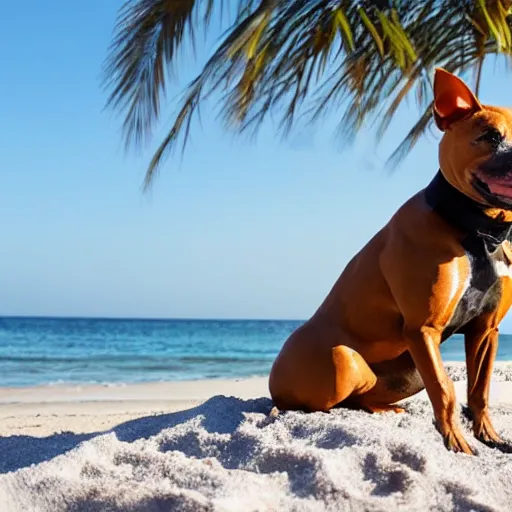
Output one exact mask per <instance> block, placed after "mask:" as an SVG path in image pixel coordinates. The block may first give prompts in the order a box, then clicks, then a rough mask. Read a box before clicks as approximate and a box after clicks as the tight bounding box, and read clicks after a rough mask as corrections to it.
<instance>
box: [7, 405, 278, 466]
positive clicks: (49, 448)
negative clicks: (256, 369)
mask: <svg viewBox="0 0 512 512" xmlns="http://www.w3.org/2000/svg"><path fill="white" fill-rule="evenodd" d="M271 408H272V401H271V400H270V399H268V398H259V399H255V400H240V399H238V398H234V397H226V396H215V397H213V398H210V399H209V400H207V401H206V402H204V403H203V404H201V405H199V406H197V407H194V408H192V409H187V410H184V411H178V412H173V413H169V414H159V415H153V416H144V417H141V418H136V419H134V420H130V421H126V422H124V423H121V424H119V425H117V426H116V427H114V428H112V429H110V430H106V431H103V432H93V433H88V434H74V433H72V432H62V433H59V434H53V435H51V436H48V437H33V436H24V435H20V436H8V437H0V474H3V473H9V472H11V471H16V470H18V469H22V468H26V467H29V466H31V465H32V464H39V463H41V462H45V461H49V460H51V459H53V458H54V457H57V456H59V455H62V454H64V453H66V452H68V451H70V450H73V449H74V448H76V447H77V446H78V445H80V444H81V443H82V442H84V441H88V440H90V439H92V438H94V437H97V436H99V435H102V434H107V433H110V432H114V433H115V434H116V436H117V438H118V439H119V441H122V442H127V443H132V442H134V441H136V440H138V439H147V438H149V437H152V436H155V435H157V434H158V433H160V432H161V431H162V430H164V429H167V428H172V427H175V426H176V425H179V424H180V423H185V422H186V421H189V420H191V419H193V418H197V417H200V421H201V425H202V426H203V427H204V428H205V429H206V430H207V431H208V432H210V433H219V434H229V433H232V432H234V431H235V430H236V429H237V428H238V426H239V425H240V423H242V421H243V420H244V413H250V412H259V413H263V414H268V413H269V412H270V410H271Z"/></svg>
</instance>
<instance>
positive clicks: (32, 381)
mask: <svg viewBox="0 0 512 512" xmlns="http://www.w3.org/2000/svg"><path fill="white" fill-rule="evenodd" d="M301 323H302V321H272V320H258V321H253V320H104V319H72V318H2V317H0V386H33V385H38V384H51V383H93V382H95V383H121V382H125V383H129V382H147V381H159V380H185V379H202V378H235V377H248V376H257V375H266V374H268V371H269V370H270V367H271V365H272V361H273V360H274V358H275V356H276V354H277V352H278V351H279V349H280V347H281V346H282V344H283V342H284V341H285V339H286V338H287V336H288V335H289V334H290V333H291V332H292V331H293V330H294V329H295V328H296V327H297V326H299V325H300V324H301ZM441 351H442V353H443V357H444V359H445V360H451V361H463V360H464V343H463V340H462V338H460V337H459V336H454V337H453V338H452V339H450V340H448V341H446V342H445V343H444V344H443V345H442V347H441ZM498 359H500V360H509V359H512V336H509V335H502V336H501V338H500V349H499V352H498Z"/></svg>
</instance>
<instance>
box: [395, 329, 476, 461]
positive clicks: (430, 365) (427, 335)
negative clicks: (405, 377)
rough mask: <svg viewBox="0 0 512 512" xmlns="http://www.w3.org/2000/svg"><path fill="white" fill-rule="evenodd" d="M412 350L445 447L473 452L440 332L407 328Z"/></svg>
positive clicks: (472, 453) (470, 453)
mask: <svg viewBox="0 0 512 512" xmlns="http://www.w3.org/2000/svg"><path fill="white" fill-rule="evenodd" d="M405 334H406V338H407V340H408V342H409V352H410V354H411V356H412V358H413V360H414V364H415V365H416V368H417V369H418V371H419V373H420V375H421V378H422V379H423V383H424V384H425V388H426V390H427V393H428V396H429V398H430V401H431V402H432V407H433V409H434V417H435V425H436V428H437V430H438V431H439V432H440V433H441V435H442V436H443V439H444V443H445V445H446V447H447V448H448V449H450V450H452V451H455V452H464V453H467V454H469V455H474V453H475V452H474V451H473V450H472V448H471V447H470V446H469V444H468V443H467V442H466V440H465V439H464V436H463V435H462V432H461V430H460V426H459V422H458V421H457V416H456V397H455V389H454V386H453V382H452V380H451V379H450V378H449V377H448V374H447V373H446V370H445V369H444V366H443V361H442V359H441V352H440V350H439V345H440V343H441V332H440V331H439V330H437V329H434V328H431V327H423V328H421V329H414V330H410V329H408V330H406V332H405Z"/></svg>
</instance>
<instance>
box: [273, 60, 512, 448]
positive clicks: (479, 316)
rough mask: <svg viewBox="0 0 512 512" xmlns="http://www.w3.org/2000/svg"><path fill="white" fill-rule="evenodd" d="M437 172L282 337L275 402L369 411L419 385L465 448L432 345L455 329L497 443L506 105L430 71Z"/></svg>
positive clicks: (510, 185) (509, 160) (474, 406)
mask: <svg viewBox="0 0 512 512" xmlns="http://www.w3.org/2000/svg"><path fill="white" fill-rule="evenodd" d="M434 96H435V99H434V118H435V121H436V124H437V126H438V127H439V128H440V129H441V130H442V131H444V132H445V133H444V135H443V138H442V140H441V143H440V147H439V162H440V168H441V170H440V172H438V173H437V175H436V176H435V178H434V179H433V180H432V182H431V183H430V184H429V185H428V187H426V188H425V189H424V190H421V191H420V192H418V193H417V194H416V195H415V196H413V197H412V198H411V199H409V200H408V201H407V202H406V203H405V204H404V205H402V206H401V208H400V209H399V210H398V211H397V212H396V213H395V215H394V216H393V217H392V219H391V220H390V221H389V223H388V224H387V225H386V226H385V227H384V228H382V229H381V230H380V231H379V232H378V233H377V234H376V235H375V236H374V237H373V238H372V239H371V240H370V241H369V242H368V244H367V245H366V246H365V247H364V248H363V249H362V250H361V251H360V252H359V253H358V254H357V255H356V256H355V257H354V258H353V259H352V260H351V261H350V262H349V264H348V265H347V267H346V268H345V270H344V271H343V272H342V274H341V276H340V277H339V278H338V281H337V282H336V283H335V285H334V287H333V288H332V290H331V292H330V293H329V295H328V296H327V298H326V299H325V300H324V302H323V303H322V305H321V306H320V308H319V309H318V310H317V311H316V312H315V314H314V315H313V317H312V318H311V319H310V320H308V321H307V322H306V323H305V324H304V325H302V326H301V327H300V328H298V329H297V330H296V331H295V332H294V333H292V335H291V336H290V338H289V339H288V340H287V341H286V343H285V344H284V346H283V348H282V350H281V352H280V353H279V355H278V357H277V359H276V361H275V362H274V365H273V367H272V371H271V374H270V380H269V386H270V392H271V396H272V398H273V400H274V403H275V405H276V406H277V407H278V408H280V409H300V410H306V411H328V410H329V409H331V408H332V407H334V406H336V405H341V406H348V407H357V408H362V409H365V410H368V411H371V412H377V411H386V410H395V411H397V412H399V411H400V410H401V409H400V408H399V407H397V406H396V405H395V404H396V403H397V402H398V401H400V400H402V399H404V398H407V397H409V396H411V395H413V394H415V393H417V392H418V391H420V390H422V389H423V388H426V390H427V393H428V396H429V398H430V400H431V402H432V406H433V409H434V416H435V420H436V427H437V429H438V430H439V431H440V433H441V434H442V436H443V438H444V441H445V444H446V446H447V447H448V448H450V449H452V450H454V451H462V452H465V453H468V454H472V453H474V452H473V450H472V449H471V448H470V446H469V445H468V443H467V442H466V440H465V439H464V437H463V435H462V433H461V431H460V427H459V424H458V421H457V419H456V414H455V411H456V403H455V393H454V387H453V383H452V381H451V380H450V378H449V377H448V375H447V374H446V372H445V369H444V367H443V363H442V360H441V355H440V351H439V346H440V344H441V343H442V342H443V341H444V340H445V339H446V338H448V337H449V336H450V335H452V334H453V333H463V334H464V336H465V349H466V363H467V372H468V410H469V413H470V414H471V417H472V419H473V431H474V435H475V436H476V438H477V439H479V440H480V441H482V442H484V443H486V444H488V445H491V446H498V447H502V448H505V447H506V445H505V444H504V443H503V441H502V440H501V439H500V437H499V436H498V434H497V433H496V431H495V430H494V428H493V426H492V423H491V420H490V417H489V410H488V398H489V385H490V380H491V375H492V368H493V363H494V359H495V356H496V351H497V346H498V325H499V323H500V322H501V320H502V318H503V316H504V315H505V314H506V312H507V310H508V309H509V307H510V305H511V303H512V279H511V278H512V265H511V263H512V246H511V244H510V242H509V240H510V239H512V235H511V233H512V229H511V228H512V111H509V110H505V109H502V108H496V107H490V106H483V105H481V104H480V102H479V101H478V99H477V98H476V97H475V96H474V94H473V93H472V92H471V91H470V89H469V88H468V87H467V86H466V85H465V84H464V82H462V81H461V80H460V79H459V78H457V77H456V76H454V75H452V74H450V73H448V72H447V71H444V70H442V69H437V70H436V74H435V80H434Z"/></svg>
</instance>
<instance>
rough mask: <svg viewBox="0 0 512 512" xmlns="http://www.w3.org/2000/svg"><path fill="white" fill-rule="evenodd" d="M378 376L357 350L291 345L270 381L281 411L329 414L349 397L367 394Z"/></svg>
mask: <svg viewBox="0 0 512 512" xmlns="http://www.w3.org/2000/svg"><path fill="white" fill-rule="evenodd" d="M376 382H377V377H376V376H375V374H374V373H373V371H372V370H371V368H370V367H369V366H368V364H367V363H366V361H365V360H364V359H363V357H362V356H361V355H360V354H359V353H358V352H357V351H356V350H354V349H352V348H350V347H348V346H345V345H338V346H335V347H325V348H324V347H322V348H321V349H320V347H319V346H318V345H315V344H312V343H308V344H307V345H302V346H300V345H295V344H294V345H292V346H290V347H287V349H285V350H284V351H282V352H281V354H280V355H279V356H278V358H277V359H276V361H275V363H274V366H273V368H272V371H271V374H270V380H269V387H270V393H271V396H272V399H273V401H274V403H275V405H276V406H277V407H278V408H279V409H282V410H287V409H288V410H289V409H295V410H305V411H310V412H313V411H328V410H330V409H332V408H333V407H334V406H336V405H338V404H340V402H343V401H344V400H346V399H347V398H349V397H355V396H359V395H364V394H365V393H367V392H368V391H369V390H371V389H372V388H373V387H374V386H375V384H376Z"/></svg>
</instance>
